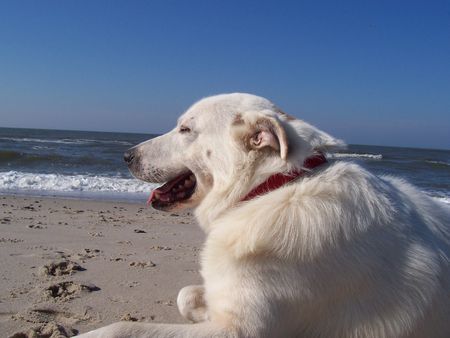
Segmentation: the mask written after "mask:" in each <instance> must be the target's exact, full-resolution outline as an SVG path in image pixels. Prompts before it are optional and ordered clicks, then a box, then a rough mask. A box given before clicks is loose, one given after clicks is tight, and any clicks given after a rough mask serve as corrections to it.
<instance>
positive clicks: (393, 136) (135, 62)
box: [0, 0, 450, 149]
mask: <svg viewBox="0 0 450 338" xmlns="http://www.w3.org/2000/svg"><path fill="white" fill-rule="evenodd" d="M0 44H1V45H0V126H4V127H30V128H56V129H79V130H101V131H130V132H147V133H162V132H164V131H166V130H168V129H170V128H172V127H173V125H174V124H175V121H176V118H177V116H178V115H179V114H180V113H181V112H182V111H183V110H184V109H186V108H187V107H188V106H189V105H190V104H191V103H193V102H194V101H196V100H197V99H199V98H201V97H204V96H208V95H212V94H217V93H222V92H235V91H240V92H250V93H254V94H258V95H262V96H265V97H267V98H269V99H271V100H272V101H274V102H275V103H276V104H278V105H279V106H280V107H281V108H283V109H284V110H285V111H286V112H288V113H290V114H293V115H295V116H297V117H300V118H302V119H304V120H306V121H309V122H311V123H313V124H315V125H317V126H319V127H320V128H322V129H324V130H326V131H328V132H330V133H332V134H333V135H335V136H338V137H340V138H343V139H345V140H346V141H347V142H349V143H359V144H378V145H398V146H418V147H437V148H449V149H450V2H448V1H438V0H434V1H425V0H424V1H397V0H396V1H392V0H391V1H312V0H311V1H256V0H254V1H230V0H228V1H219V0H210V1H195V0H192V1H162V0H161V1H151V0H148V1H131V0H128V1H112V0H111V1H95V0H91V1H69V0H66V1H43V0H40V1H22V0H14V1H6V0H4V1H1V2H0Z"/></svg>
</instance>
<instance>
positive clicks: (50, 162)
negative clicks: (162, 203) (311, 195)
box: [0, 128, 450, 203]
mask: <svg viewBox="0 0 450 338" xmlns="http://www.w3.org/2000/svg"><path fill="white" fill-rule="evenodd" d="M155 136H156V135H151V134H132V133H109V132H91V131H67V130H45V129H15V128H0V194H16V195H33V196H58V197H72V198H87V199H108V200H117V201H142V203H144V202H145V201H146V199H147V197H148V195H149V193H150V191H151V190H152V189H153V188H154V187H155V185H153V184H150V183H145V182H142V181H139V180H137V179H135V178H133V177H132V176H131V174H130V173H129V171H128V169H127V167H126V165H125V163H124V162H123V159H122V156H123V153H124V151H125V150H127V149H128V148H130V147H131V146H133V145H136V144H138V143H140V142H142V141H145V140H147V139H150V138H152V137H155ZM329 159H330V160H331V161H354V162H357V163H360V164H361V165H363V166H364V167H366V168H367V169H369V170H370V171H371V172H373V173H375V174H380V175H393V176H397V177H401V178H403V179H405V180H406V181H409V182H410V183H412V184H414V185H416V186H418V187H419V188H420V189H422V190H423V191H425V192H426V193H427V194H429V195H430V196H432V197H434V198H436V199H438V200H440V201H442V202H445V203H450V150H438V149H416V148H399V147H385V146H368V145H349V147H348V149H346V150H345V151H342V152H340V153H336V154H329Z"/></svg>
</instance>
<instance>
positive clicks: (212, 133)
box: [125, 93, 343, 210]
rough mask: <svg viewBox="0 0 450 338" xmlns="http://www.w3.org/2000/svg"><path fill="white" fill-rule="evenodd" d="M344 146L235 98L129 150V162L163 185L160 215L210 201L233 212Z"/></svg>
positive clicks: (207, 102)
mask: <svg viewBox="0 0 450 338" xmlns="http://www.w3.org/2000/svg"><path fill="white" fill-rule="evenodd" d="M341 145H343V143H342V142H341V141H339V140H336V139H334V138H332V137H331V136H329V135H328V134H326V133H324V132H322V131H319V130H318V129H316V128H314V127H313V126H311V125H309V124H307V123H305V122H303V121H301V120H298V119H296V118H293V117H291V116H289V115H287V114H285V113H283V112H282V111H281V110H280V109H279V108H277V107H276V106H275V105H274V104H272V103H271V102H270V101H268V100H266V99H264V98H262V97H258V96H254V95H250V94H240V93H235V94H224V95H218V96H212V97H209V98H205V99H203V100H201V101H199V102H197V103H195V104H194V105H193V106H192V107H190V108H189V109H188V110H187V111H186V112H185V113H184V114H183V115H182V116H181V117H180V118H179V119H178V123H177V126H176V127H175V128H174V129H173V130H171V131H170V132H168V133H167V134H164V135H162V136H159V137H157V138H154V139H151V140H149V141H146V142H144V143H141V144H139V145H137V146H135V147H133V148H131V149H130V150H129V151H128V152H127V153H126V154H125V161H126V162H127V164H128V166H129V169H130V170H131V172H132V173H133V175H134V176H136V177H137V178H140V179H142V180H144V181H147V182H154V183H165V184H164V185H162V186H161V187H160V188H158V189H156V190H155V191H154V192H153V194H152V196H151V203H152V206H153V207H155V208H157V209H162V210H173V209H179V208H184V207H195V206H198V205H199V204H200V203H202V201H205V200H207V199H208V198H209V197H214V198H210V199H211V200H213V201H215V202H214V203H215V204H216V205H217V204H221V205H222V207H223V208H229V207H231V206H232V205H233V204H235V203H237V202H238V201H240V199H242V197H243V196H245V194H247V193H248V192H249V191H250V190H251V189H252V188H253V187H254V186H255V185H257V184H259V183H261V182H262V181H264V180H265V179H266V178H267V177H269V176H270V175H272V174H273V173H276V172H286V171H289V170H292V169H294V168H301V167H302V164H303V161H304V160H305V158H306V157H308V156H309V155H310V154H312V153H313V152H314V151H327V150H328V149H331V148H334V147H337V146H341ZM211 203H212V202H211Z"/></svg>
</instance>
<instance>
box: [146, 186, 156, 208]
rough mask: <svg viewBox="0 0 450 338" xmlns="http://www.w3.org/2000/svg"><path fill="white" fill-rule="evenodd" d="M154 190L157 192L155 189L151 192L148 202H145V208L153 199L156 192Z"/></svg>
mask: <svg viewBox="0 0 450 338" xmlns="http://www.w3.org/2000/svg"><path fill="white" fill-rule="evenodd" d="M156 190H157V189H155V190H153V191H152V193H151V194H150V197H149V198H148V200H147V206H149V205H150V204H151V203H152V201H153V197H155V191H156Z"/></svg>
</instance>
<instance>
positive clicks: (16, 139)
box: [0, 137, 133, 146]
mask: <svg viewBox="0 0 450 338" xmlns="http://www.w3.org/2000/svg"><path fill="white" fill-rule="evenodd" d="M0 140H4V141H14V142H35V143H59V144H89V143H101V144H120V145H126V146H131V145H133V144H132V143H131V142H128V141H119V140H96V139H84V138H79V139H68V138H63V139H56V140H54V139H40V138H27V137H23V138H22V137H0Z"/></svg>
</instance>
